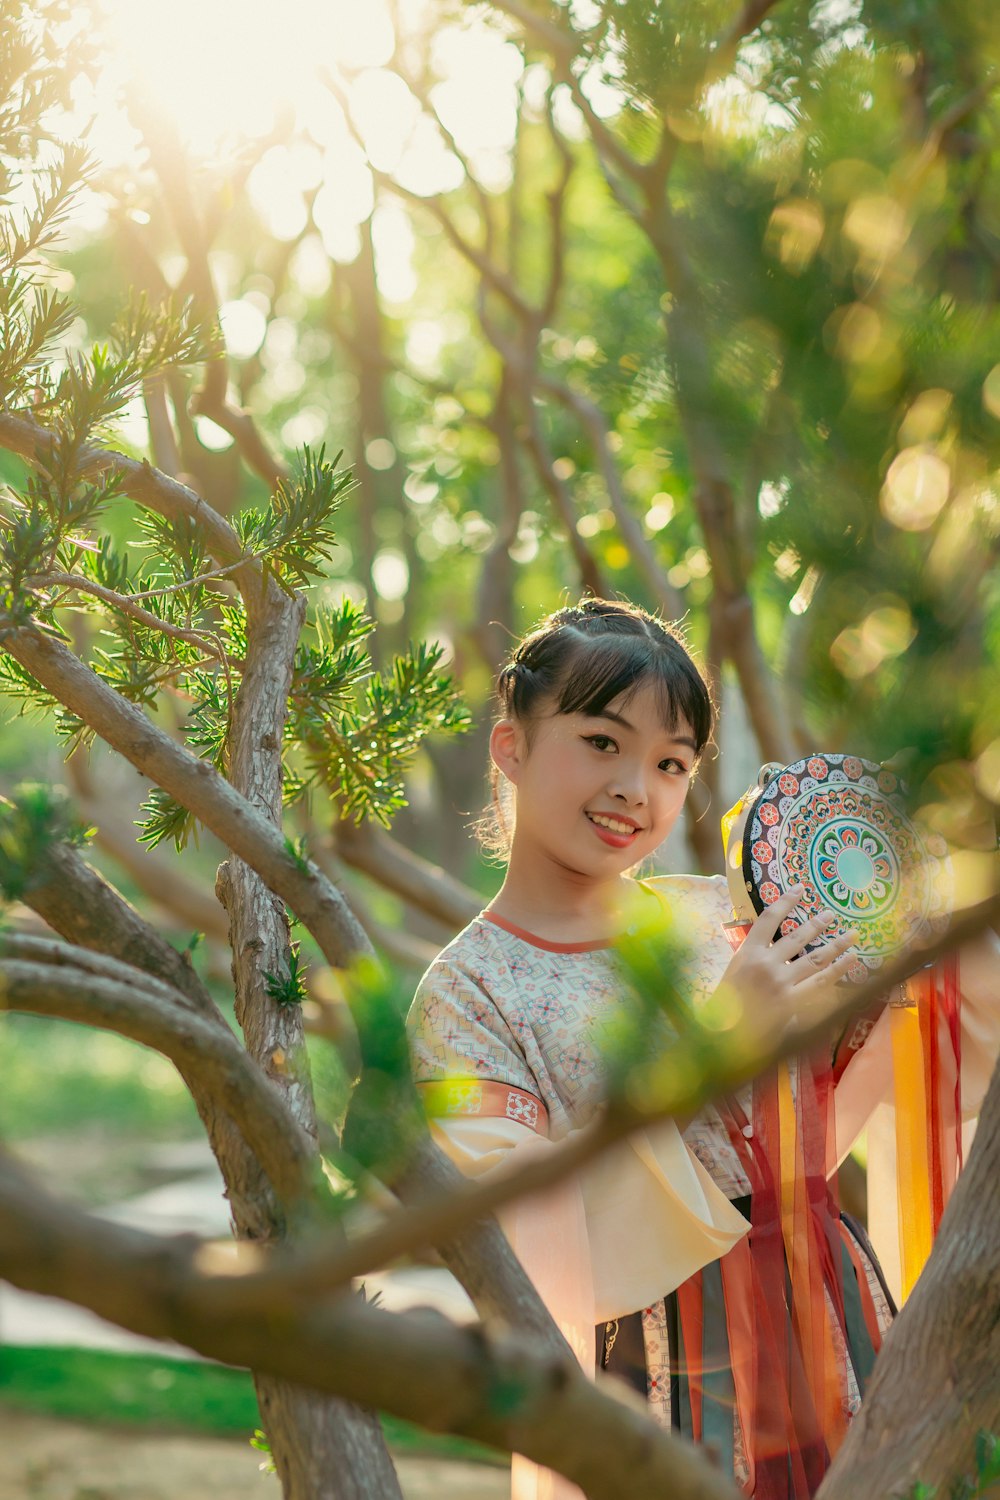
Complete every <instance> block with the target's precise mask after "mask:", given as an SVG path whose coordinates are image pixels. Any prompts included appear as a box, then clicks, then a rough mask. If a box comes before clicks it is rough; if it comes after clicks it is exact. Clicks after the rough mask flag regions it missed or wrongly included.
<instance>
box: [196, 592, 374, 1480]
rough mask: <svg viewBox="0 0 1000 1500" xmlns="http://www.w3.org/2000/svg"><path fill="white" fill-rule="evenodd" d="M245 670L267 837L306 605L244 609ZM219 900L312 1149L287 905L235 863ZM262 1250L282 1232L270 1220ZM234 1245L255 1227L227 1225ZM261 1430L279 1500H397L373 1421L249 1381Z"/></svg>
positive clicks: (248, 781) (269, 597)
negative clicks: (278, 984) (291, 981)
mask: <svg viewBox="0 0 1000 1500" xmlns="http://www.w3.org/2000/svg"><path fill="white" fill-rule="evenodd" d="M248 615H249V629H248V645H247V658H246V664H245V669H244V672H243V677H242V681H241V684H240V691H239V693H238V695H237V698H236V702H235V704H234V709H233V729H232V738H231V749H230V766H229V774H230V780H231V782H232V784H233V786H234V787H235V788H236V790H237V791H238V792H241V793H242V794H243V795H244V796H245V797H246V798H247V800H248V801H250V802H251V803H252V804H253V805H254V806H255V807H256V808H257V809H258V811H259V812H261V813H262V814H263V815H264V816H265V817H266V818H267V819H268V820H269V821H270V822H271V823H273V824H274V825H275V827H279V828H280V826H281V784H282V760H281V745H282V737H283V734H284V726H285V716H286V713H287V706H288V696H289V692H290V690H291V683H292V664H293V661H294V656H295V648H296V645H297V643H298V639H299V635H300V632H301V629H302V622H303V619H304V617H305V601H304V599H302V598H301V597H299V598H295V599H290V598H289V597H288V596H287V595H286V594H284V593H283V592H282V591H281V590H280V589H279V588H278V587H277V585H275V584H273V583H272V584H271V585H270V587H267V588H265V589H264V590H262V593H261V596H260V598H259V599H258V600H257V602H256V603H255V604H254V605H253V607H252V608H249V609H248ZM216 889H217V892H218V895H219V898H220V900H221V901H222V904H223V906H224V907H225V908H226V911H227V913H228V915H229V941H230V946H231V948H232V953H233V982H234V985H235V992H236V1017H237V1020H238V1021H239V1023H240V1026H241V1028H242V1030H243V1035H244V1038H245V1041H246V1047H247V1051H248V1052H249V1054H250V1056H251V1057H252V1058H254V1059H255V1061H256V1062H257V1063H258V1064H259V1065H260V1067H261V1068H262V1069H263V1071H264V1072H265V1073H266V1074H267V1076H268V1077H269V1078H270V1079H271V1080H272V1082H273V1083H274V1084H275V1086H276V1087H277V1088H278V1089H279V1090H280V1092H281V1093H282V1094H283V1096H284V1098H285V1100H286V1102H287V1104H288V1107H289V1109H290V1110H291V1112H292V1114H293V1115H294V1116H295V1118H296V1120H297V1121H298V1122H299V1124H300V1125H301V1126H302V1128H303V1130H304V1131H305V1132H306V1133H307V1134H308V1136H309V1137H310V1138H311V1139H312V1140H313V1142H315V1139H316V1115H315V1107H314V1102H313V1094H312V1086H311V1083H310V1078H309V1065H308V1059H307V1056H306V1048H305V1034H304V1031H303V1025H302V1007H301V1005H299V1004H297V1003H294V1002H284V1003H282V1002H280V1001H279V1000H277V999H276V998H275V997H274V995H273V994H272V993H270V990H269V982H270V983H271V985H272V986H273V983H274V980H279V981H280V980H282V979H286V978H287V976H288V973H289V962H290V958H291V944H290V936H289V926H288V918H287V917H286V915H285V908H284V904H283V902H282V901H281V900H280V898H279V897H277V896H276V895H275V894H274V893H273V891H271V890H269V889H268V887H267V886H266V885H265V884H264V881H263V880H262V879H261V877H260V876H259V875H258V874H257V873H256V871H255V870H252V869H251V868H250V866H249V865H247V864H245V863H244V862H243V860H240V859H236V858H232V859H230V860H227V861H226V862H225V863H224V864H223V865H222V866H220V869H219V874H218V883H217V887H216ZM270 1220H271V1223H270V1231H271V1233H270V1235H269V1238H274V1237H278V1236H280V1235H281V1234H282V1232H283V1227H284V1226H283V1223H282V1219H281V1216H280V1215H278V1214H277V1213H274V1212H272V1213H271V1215H270ZM234 1221H235V1224H236V1230H237V1233H238V1234H239V1235H240V1236H241V1237H242V1238H250V1237H253V1234H254V1232H255V1225H254V1224H253V1223H251V1222H250V1221H248V1220H246V1219H244V1218H243V1217H242V1216H241V1215H240V1216H238V1215H236V1214H234ZM254 1385H255V1387H256V1391H257V1401H258V1404H259V1406H260V1413H261V1420H262V1422H263V1424H264V1431H265V1432H266V1433H267V1437H268V1441H269V1442H270V1445H271V1455H272V1457H273V1459H274V1464H275V1468H276V1469H277V1472H278V1477H279V1479H280V1480H281V1487H282V1492H283V1494H284V1496H285V1497H286V1500H383V1497H385V1500H396V1497H399V1500H401V1491H400V1489H399V1482H398V1480H397V1478H396V1473H395V1469H394V1468H393V1464H392V1460H391V1459H390V1457H389V1454H388V1450H387V1449H386V1446H385V1442H384V1440H383V1437H382V1431H381V1428H380V1426H379V1422H378V1418H377V1416H376V1415H375V1413H373V1412H366V1411H361V1410H360V1409H358V1408H356V1407H354V1406H351V1405H350V1404H348V1403H347V1402H344V1401H338V1400H336V1399H334V1398H331V1397H330V1396H329V1395H327V1396H321V1395H319V1394H317V1393H316V1392H313V1391H308V1390H305V1389H303V1388H302V1387H300V1386H297V1385H294V1384H292V1383H290V1382H289V1381H288V1380H285V1379H282V1378H280V1377H276V1376H275V1375H274V1374H272V1373H267V1372H262V1371H256V1370H255V1371H254Z"/></svg>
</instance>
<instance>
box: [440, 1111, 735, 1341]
mask: <svg viewBox="0 0 1000 1500" xmlns="http://www.w3.org/2000/svg"><path fill="white" fill-rule="evenodd" d="M435 1134H436V1135H437V1137H438V1139H439V1141H440V1143H441V1144H442V1146H443V1147H444V1149H445V1150H446V1151H447V1152H448V1154H449V1155H450V1156H451V1158H452V1160H453V1161H454V1162H455V1163H456V1165H457V1166H458V1167H460V1168H461V1170H462V1171H463V1172H465V1173H467V1174H468V1175H475V1176H482V1175H484V1174H485V1173H489V1172H493V1171H495V1170H496V1169H497V1168H498V1167H500V1166H501V1165H508V1166H515V1165H516V1164H517V1163H518V1162H520V1161H523V1160H526V1159H527V1157H528V1156H529V1155H537V1154H538V1153H539V1152H540V1151H544V1150H546V1149H548V1150H551V1149H552V1146H553V1143H552V1142H548V1141H544V1140H541V1139H540V1138H539V1137H538V1136H536V1135H535V1134H534V1132H533V1131H530V1130H528V1128H527V1127H526V1126H524V1125H519V1124H517V1123H516V1122H515V1121H513V1120H500V1119H490V1120H485V1119H476V1118H471V1117H466V1118H455V1119H448V1120H440V1121H438V1122H436V1125H435ZM575 1191H576V1195H577V1198H578V1200H579V1203H580V1205H581V1208H582V1214H583V1217H582V1220H580V1219H578V1220H577V1221H576V1222H578V1223H582V1225H583V1226H584V1231H585V1234H586V1239H587V1246H588V1252H589V1253H588V1257H587V1258H588V1262H589V1265H590V1267H591V1271H592V1276H593V1284H592V1291H591V1295H590V1299H589V1300H590V1305H591V1310H592V1312H593V1316H592V1317H591V1318H590V1324H591V1325H593V1324H594V1323H599V1322H605V1321H607V1320H608V1319H609V1318H616V1317H621V1316H623V1315H624V1314H625V1313H630V1312H634V1311H635V1309H636V1308H637V1307H646V1306H648V1305H649V1303H651V1302H653V1301H655V1300H656V1299H657V1298H658V1297H662V1296H664V1295H665V1294H666V1293H667V1292H672V1291H673V1290H674V1289H675V1287H678V1286H680V1284H681V1282H682V1281H686V1280H687V1278H688V1277H689V1276H693V1275H694V1273H695V1271H699V1270H700V1269H701V1267H702V1266H704V1265H707V1264H708V1263H709V1261H713V1260H716V1259H718V1257H719V1256H720V1255H724V1254H725V1253H726V1251H727V1250H729V1249H730V1248H731V1247H732V1246H733V1245H734V1244H735V1243H736V1241H737V1240H739V1239H741V1238H742V1237H743V1235H744V1234H746V1233H747V1230H748V1229H749V1224H748V1223H747V1220H746V1219H745V1218H744V1217H743V1215H742V1214H741V1213H739V1212H738V1211H737V1210H736V1209H735V1208H734V1207H733V1205H732V1204H731V1203H730V1202H729V1199H728V1198H726V1197H725V1196H724V1194H722V1193H720V1192H719V1190H718V1188H717V1187H716V1186H715V1184H714V1182H713V1181H712V1179H711V1178H710V1177H709V1175H708V1173H707V1172H706V1171H705V1169H704V1167H703V1166H702V1165H701V1163H700V1162H699V1161H698V1160H697V1159H696V1158H695V1157H694V1156H692V1155H691V1153H690V1151H688V1149H687V1147H686V1146H685V1144H684V1142H683V1140H682V1139H681V1135H680V1132H679V1131H678V1129H677V1126H676V1125H675V1124H674V1123H673V1121H672V1120H666V1121H663V1122H662V1123H661V1124H660V1125H657V1126H655V1127H652V1128H650V1129H648V1130H641V1131H638V1132H637V1133H636V1134H635V1135H633V1136H632V1137H631V1138H630V1139H629V1140H628V1141H626V1142H623V1143H622V1144H621V1145H618V1146H615V1147H613V1148H612V1149H610V1150H608V1151H606V1152H605V1153H604V1154H603V1156H600V1157H599V1158H598V1159H597V1160H596V1161H594V1162H592V1163H591V1164H590V1165H589V1166H588V1167H586V1168H585V1169H584V1171H583V1172H582V1173H580V1174H579V1181H578V1183H577V1184H576V1185H575ZM546 1197H547V1195H539V1196H538V1197H537V1198H536V1199H528V1200H526V1204H527V1205H528V1207H527V1208H526V1210H525V1213H521V1211H520V1210H519V1211H518V1217H519V1219H525V1221H526V1218H535V1217H538V1216H540V1215H542V1216H543V1215H544V1213H545V1211H546ZM509 1216H510V1211H509V1210H508V1211H505V1212H504V1214H502V1216H501V1218H502V1221H503V1222H504V1227H505V1229H507V1227H508V1219H509ZM508 1237H509V1238H510V1239H511V1240H512V1242H513V1241H514V1240H515V1235H514V1234H511V1233H508ZM549 1238H550V1239H552V1240H554V1242H555V1244H556V1246H557V1251H556V1254H557V1259H559V1260H561V1258H562V1256H563V1254H564V1251H565V1242H563V1243H561V1244H560V1242H559V1239H558V1237H557V1236H555V1235H550V1236H549ZM514 1248H515V1250H516V1251H518V1254H519V1258H521V1260H522V1262H523V1263H524V1264H525V1269H526V1270H527V1271H528V1272H529V1274H530V1275H531V1276H532V1280H533V1281H535V1283H536V1285H539V1283H538V1281H537V1279H536V1277H535V1275H534V1272H533V1267H532V1266H529V1265H528V1264H527V1261H525V1259H524V1256H522V1255H520V1251H519V1250H518V1245H517V1244H516V1243H515V1244H514ZM539 1290H541V1288H540V1286H539Z"/></svg>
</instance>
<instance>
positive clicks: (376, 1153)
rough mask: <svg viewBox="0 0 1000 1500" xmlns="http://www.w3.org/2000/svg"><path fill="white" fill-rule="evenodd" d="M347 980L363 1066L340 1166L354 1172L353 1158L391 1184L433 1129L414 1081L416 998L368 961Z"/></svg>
mask: <svg viewBox="0 0 1000 1500" xmlns="http://www.w3.org/2000/svg"><path fill="white" fill-rule="evenodd" d="M346 982H347V984H348V985H349V986H350V990H351V996H352V998H351V1015H352V1016H353V1018H354V1021H355V1024H356V1026H357V1029H358V1043H359V1047H360V1051H361V1064H362V1066H361V1076H360V1079H359V1080H358V1083H357V1085H356V1087H355V1089H354V1093H353V1095H352V1097H351V1107H350V1110H349V1111H348V1115H347V1120H346V1122H345V1126H344V1134H343V1140H342V1146H343V1151H344V1152H345V1153H347V1154H346V1156H344V1155H340V1156H338V1158H337V1167H338V1169H339V1170H340V1171H341V1172H344V1173H348V1172H350V1171H351V1169H352V1159H353V1163H357V1164H358V1165H360V1167H362V1168H363V1169H364V1170H365V1171H368V1172H373V1173H374V1174H375V1175H376V1176H377V1177H379V1178H380V1179H381V1180H382V1181H384V1182H390V1183H391V1182H392V1180H393V1177H394V1175H395V1173H396V1172H397V1171H398V1169H399V1167H400V1166H402V1165H403V1164H404V1163H405V1162H406V1161H407V1159H408V1158H409V1156H410V1154H411V1152H412V1149H413V1144H414V1142H415V1141H416V1140H418V1139H419V1138H420V1137H421V1136H422V1135H423V1134H424V1133H425V1132H426V1129H427V1126H426V1123H425V1121H424V1117H423V1111H422V1110H421V1108H420V1105H419V1103H418V1101H417V1098H416V1094H415V1091H414V1088H413V1084H412V1082H411V1077H410V1063H409V1047H408V1044H407V1039H406V1029H405V1026H404V1024H403V1018H404V1015H405V1011H406V1006H407V1005H408V1003H409V998H410V997H409V993H408V992H407V993H406V994H405V995H404V994H402V993H401V992H400V989H399V985H398V983H397V982H396V981H394V980H393V978H392V977H391V976H389V975H387V974H386V973H385V971H384V970H383V969H381V968H380V967H378V966H377V965H375V964H373V963H370V962H367V961H365V962H361V963H358V964H356V965H355V966H354V967H353V969H352V970H351V972H350V973H349V974H348V975H347V980H346Z"/></svg>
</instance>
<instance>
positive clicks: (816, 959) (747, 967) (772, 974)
mask: <svg viewBox="0 0 1000 1500" xmlns="http://www.w3.org/2000/svg"><path fill="white" fill-rule="evenodd" d="M801 900H802V886H794V887H793V888H792V889H791V890H790V891H786V892H785V894H784V895H783V896H782V897H781V898H780V899H779V900H777V901H775V903H774V905H773V906H769V907H768V908H767V910H766V911H765V912H762V913H761V915H760V916H759V917H758V918H757V920H756V922H755V923H754V924H753V926H752V927H751V929H750V931H749V933H748V934H747V936H746V937H745V938H744V940H743V942H742V944H741V945H740V947H739V949H738V950H737V952H736V953H735V954H734V955H733V957H732V960H731V961H730V963H729V966H728V967H727V969H726V972H725V973H724V974H723V976H722V980H721V982H720V989H721V988H722V987H723V986H725V987H727V988H732V989H733V990H735V991H736V993H737V994H738V995H739V998H740V1001H741V1002H742V1005H743V1014H744V1016H745V1017H746V1019H747V1020H748V1021H750V1022H751V1023H754V1022H757V1023H758V1024H760V1023H763V1024H764V1025H765V1026H770V1025H773V1024H775V1023H777V1024H778V1025H788V1024H794V1023H795V1021H796V1020H797V1019H798V1018H799V1017H800V1016H801V1015H802V1013H803V1012H805V1011H808V1010H814V1011H816V1010H821V1009H822V1008H823V1006H824V1004H825V1003H829V1001H830V1000H832V998H833V989H834V986H835V985H836V983H837V981H838V980H840V979H842V978H843V977H844V975H845V974H846V973H847V971H848V969H849V968H850V966H851V964H852V963H853V962H854V948H855V945H856V943H857V938H858V934H857V933H856V932H853V931H848V932H842V933H838V934H837V936H836V937H834V938H831V939H830V940H829V941H828V942H825V943H823V944H822V946H821V947H818V948H814V950H813V951H812V952H811V953H805V952H803V950H804V949H805V948H806V947H808V945H809V944H810V943H816V942H817V941H818V939H819V938H820V937H821V936H822V934H823V932H824V931H825V930H826V929H827V928H828V927H829V926H830V924H831V922H833V921H834V920H835V913H833V912H832V911H820V912H818V913H817V915H816V916H814V917H810V919H809V921H808V922H803V923H802V924H801V926H799V927H796V929H795V931H794V932H791V933H789V934H788V935H787V937H777V936H776V935H777V933H778V932H779V931H780V929H781V924H782V922H783V921H784V920H785V918H786V917H787V916H789V915H790V914H791V913H792V912H793V911H794V910H795V908H796V906H798V904H799V902H800V901H801Z"/></svg>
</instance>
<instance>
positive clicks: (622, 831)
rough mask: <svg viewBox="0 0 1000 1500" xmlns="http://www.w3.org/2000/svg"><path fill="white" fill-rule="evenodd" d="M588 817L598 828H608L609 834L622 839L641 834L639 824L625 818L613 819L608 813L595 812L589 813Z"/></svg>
mask: <svg viewBox="0 0 1000 1500" xmlns="http://www.w3.org/2000/svg"><path fill="white" fill-rule="evenodd" d="M587 817H588V818H589V819H590V821H591V822H592V823H595V824H596V825H597V827H598V828H606V829H607V830H608V832H609V833H616V834H618V835H619V836H620V837H621V838H624V837H626V836H627V835H631V834H633V833H639V832H641V830H640V828H639V825H638V824H637V823H633V822H631V821H629V820H627V819H625V818H613V817H611V816H609V814H607V813H594V812H589V813H588V814H587Z"/></svg>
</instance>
